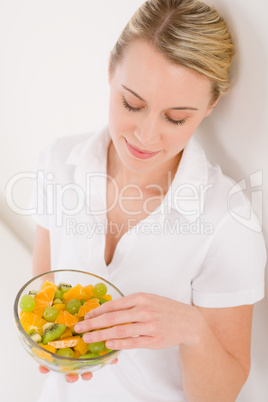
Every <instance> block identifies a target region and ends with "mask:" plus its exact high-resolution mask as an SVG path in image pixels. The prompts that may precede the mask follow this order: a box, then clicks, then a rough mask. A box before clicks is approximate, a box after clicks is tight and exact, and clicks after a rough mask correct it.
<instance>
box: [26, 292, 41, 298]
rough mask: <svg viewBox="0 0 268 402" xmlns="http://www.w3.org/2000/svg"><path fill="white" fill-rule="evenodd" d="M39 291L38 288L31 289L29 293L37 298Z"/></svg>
mask: <svg viewBox="0 0 268 402" xmlns="http://www.w3.org/2000/svg"><path fill="white" fill-rule="evenodd" d="M37 293H39V291H38V290H30V292H29V293H28V295H29V296H32V297H33V298H35V296H36V295H37Z"/></svg>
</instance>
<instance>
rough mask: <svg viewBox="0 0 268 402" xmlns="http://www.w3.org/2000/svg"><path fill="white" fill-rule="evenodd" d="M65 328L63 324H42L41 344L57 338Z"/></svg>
mask: <svg viewBox="0 0 268 402" xmlns="http://www.w3.org/2000/svg"><path fill="white" fill-rule="evenodd" d="M65 329H66V325H64V324H56V323H48V324H45V325H44V326H43V344H44V345H47V343H48V342H52V341H55V340H56V339H58V338H59V337H60V336H61V335H62V334H63V332H64V331H65Z"/></svg>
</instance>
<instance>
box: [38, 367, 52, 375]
mask: <svg viewBox="0 0 268 402" xmlns="http://www.w3.org/2000/svg"><path fill="white" fill-rule="evenodd" d="M39 371H40V373H42V374H47V373H49V371H50V370H48V369H47V368H46V367H44V366H39Z"/></svg>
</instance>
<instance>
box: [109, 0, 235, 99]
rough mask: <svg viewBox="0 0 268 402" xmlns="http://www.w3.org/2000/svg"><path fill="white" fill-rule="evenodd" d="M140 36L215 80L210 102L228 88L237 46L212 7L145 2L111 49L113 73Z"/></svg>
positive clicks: (170, 0) (174, 0)
mask: <svg viewBox="0 0 268 402" xmlns="http://www.w3.org/2000/svg"><path fill="white" fill-rule="evenodd" d="M137 39H140V40H145V41H147V42H148V43H150V44H152V45H153V46H154V48H155V49H156V50H158V51H160V52H161V53H162V54H163V56H165V57H166V58H167V59H168V60H170V61H171V62H172V63H175V64H179V65H182V66H185V67H188V68H190V69H192V70H194V71H196V72H198V73H200V74H203V75H204V76H206V77H207V78H209V79H210V80H211V81H212V83H213V89H212V91H213V93H212V100H211V103H214V102H215V101H216V100H217V99H218V97H219V96H220V95H221V94H224V93H226V92H228V91H229V89H230V73H229V70H230V65H231V62H232V57H233V54H234V46H233V43H232V38H231V35H230V33H229V31H228V29H227V26H226V23H225V21H224V20H223V18H222V17H221V16H220V15H219V14H218V13H217V11H216V10H215V9H214V8H213V7H209V6H208V5H207V4H204V3H202V2H201V1H198V0H148V1H146V2H145V3H144V4H143V5H142V6H141V7H140V8H139V9H138V10H137V11H136V13H135V14H134V15H133V17H132V18H131V20H130V21H129V22H128V24H127V25H126V27H125V29H124V30H123V32H122V33H121V35H120V37H119V39H118V41H117V43H116V45H115V46H114V48H113V50H112V52H111V56H110V71H111V74H113V72H114V70H115V68H116V65H117V64H118V63H120V61H121V60H122V58H123V56H124V53H125V51H126V49H127V47H128V46H129V45H130V44H131V42H132V41H134V40H137Z"/></svg>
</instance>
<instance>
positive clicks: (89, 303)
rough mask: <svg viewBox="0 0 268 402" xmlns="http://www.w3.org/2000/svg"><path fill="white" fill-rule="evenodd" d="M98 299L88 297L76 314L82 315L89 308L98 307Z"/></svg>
mask: <svg viewBox="0 0 268 402" xmlns="http://www.w3.org/2000/svg"><path fill="white" fill-rule="evenodd" d="M99 305H100V303H99V299H97V298H95V299H89V300H88V301H86V302H85V303H84V304H83V306H81V307H80V308H79V310H78V315H79V316H80V317H84V316H85V315H86V314H87V313H88V312H89V311H90V310H93V309H94V308H96V307H99Z"/></svg>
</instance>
